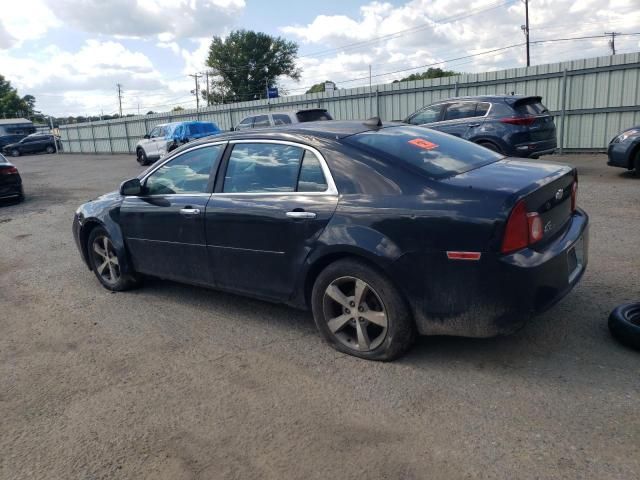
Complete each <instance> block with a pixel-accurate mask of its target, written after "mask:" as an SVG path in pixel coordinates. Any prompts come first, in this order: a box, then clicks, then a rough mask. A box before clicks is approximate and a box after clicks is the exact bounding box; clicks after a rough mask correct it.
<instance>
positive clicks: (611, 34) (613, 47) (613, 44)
mask: <svg viewBox="0 0 640 480" xmlns="http://www.w3.org/2000/svg"><path fill="white" fill-rule="evenodd" d="M604 34H605V35H606V36H607V37H611V40H609V47H611V55H615V54H616V35H620V33H618V32H604Z"/></svg>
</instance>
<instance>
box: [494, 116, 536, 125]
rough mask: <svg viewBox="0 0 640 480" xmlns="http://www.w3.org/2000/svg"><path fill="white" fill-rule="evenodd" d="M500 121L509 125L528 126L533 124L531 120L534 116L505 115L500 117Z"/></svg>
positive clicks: (533, 119)
mask: <svg viewBox="0 0 640 480" xmlns="http://www.w3.org/2000/svg"><path fill="white" fill-rule="evenodd" d="M500 121H501V122H502V123H508V124H509V125H524V126H525V127H528V126H530V125H533V122H535V121H536V117H507V118H501V119H500Z"/></svg>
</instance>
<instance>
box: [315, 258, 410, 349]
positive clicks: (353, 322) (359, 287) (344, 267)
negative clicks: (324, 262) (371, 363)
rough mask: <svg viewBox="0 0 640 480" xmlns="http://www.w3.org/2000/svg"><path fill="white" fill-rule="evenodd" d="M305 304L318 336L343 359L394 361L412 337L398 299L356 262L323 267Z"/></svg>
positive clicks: (406, 312) (373, 271)
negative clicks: (307, 306)
mask: <svg viewBox="0 0 640 480" xmlns="http://www.w3.org/2000/svg"><path fill="white" fill-rule="evenodd" d="M311 304H312V310H313V316H314V319H315V322H316V326H317V327H318V330H319V331H320V333H321V334H322V336H323V337H324V338H325V340H327V342H329V343H330V344H331V345H332V346H333V347H334V348H335V349H336V350H339V351H341V352H344V353H348V354H349V355H354V356H356V357H360V358H365V359H367V360H381V361H389V360H394V359H396V358H398V357H399V356H400V355H402V354H403V353H405V352H406V351H407V350H408V349H409V348H410V347H411V345H412V344H413V342H414V340H415V337H416V329H415V324H414V322H413V319H412V318H411V312H410V310H409V307H408V306H407V303H406V301H405V300H404V298H402V296H401V295H400V293H399V292H398V290H397V289H396V287H395V286H394V285H393V284H392V283H391V281H390V280H389V279H388V278H387V277H386V276H385V275H384V274H383V273H381V272H378V271H377V270H376V269H374V268H372V267H370V266H369V265H367V264H366V263H364V262H362V261H360V260H356V259H344V260H338V261H336V262H334V263H332V264H330V265H329V266H327V267H326V268H325V269H324V270H323V271H322V272H321V273H320V275H318V278H317V279H316V281H315V283H314V285H313V290H312V293H311Z"/></svg>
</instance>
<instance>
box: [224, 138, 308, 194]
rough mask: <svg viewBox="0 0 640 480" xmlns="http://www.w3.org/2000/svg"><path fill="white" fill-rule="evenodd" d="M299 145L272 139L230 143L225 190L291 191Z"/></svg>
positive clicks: (298, 157)
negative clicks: (280, 142) (269, 140)
mask: <svg viewBox="0 0 640 480" xmlns="http://www.w3.org/2000/svg"><path fill="white" fill-rule="evenodd" d="M303 153H304V150H303V149H302V148H300V147H293V146H290V145H280V144H275V143H239V144H236V145H235V146H234V147H233V151H232V152H231V156H230V157H229V163H228V165H227V172H226V174H225V178H224V187H223V189H222V191H223V192H225V193H248V192H250V193H261V192H262V193H264V192H293V191H294V190H295V188H296V180H297V178H298V170H299V165H300V160H301V158H302V154H303Z"/></svg>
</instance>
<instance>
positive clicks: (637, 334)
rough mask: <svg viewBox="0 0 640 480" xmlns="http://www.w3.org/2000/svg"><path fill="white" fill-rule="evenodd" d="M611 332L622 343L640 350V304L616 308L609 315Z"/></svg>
mask: <svg viewBox="0 0 640 480" xmlns="http://www.w3.org/2000/svg"><path fill="white" fill-rule="evenodd" d="M609 331H610V332H611V335H613V336H614V337H615V338H616V340H618V341H619V342H620V343H623V344H625V345H626V346H628V347H631V348H635V349H636V350H640V302H638V303H625V304H623V305H619V306H617V307H616V308H614V309H613V311H612V312H611V314H610V315H609Z"/></svg>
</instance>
